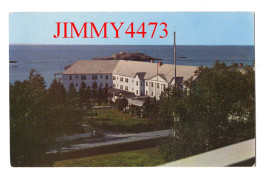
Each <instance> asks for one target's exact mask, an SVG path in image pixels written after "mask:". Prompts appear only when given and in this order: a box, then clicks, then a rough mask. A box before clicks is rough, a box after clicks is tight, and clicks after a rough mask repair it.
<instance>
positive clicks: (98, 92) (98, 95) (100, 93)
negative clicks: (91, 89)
mask: <svg viewBox="0 0 260 178" xmlns="http://www.w3.org/2000/svg"><path fill="white" fill-rule="evenodd" d="M103 93H104V91H103V89H102V86H101V85H99V87H98V91H97V102H98V104H99V105H100V104H101V102H102V101H103V100H104V99H103V98H104V94H103Z"/></svg>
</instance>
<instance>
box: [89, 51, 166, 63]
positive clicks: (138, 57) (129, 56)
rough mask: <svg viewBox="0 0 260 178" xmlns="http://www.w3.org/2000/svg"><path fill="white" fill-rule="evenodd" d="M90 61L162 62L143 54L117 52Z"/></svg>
mask: <svg viewBox="0 0 260 178" xmlns="http://www.w3.org/2000/svg"><path fill="white" fill-rule="evenodd" d="M92 60H129V61H151V60H163V59H158V58H155V57H151V56H148V55H146V54H144V53H128V52H119V53H116V54H113V55H112V56H107V57H97V58H93V59H92Z"/></svg>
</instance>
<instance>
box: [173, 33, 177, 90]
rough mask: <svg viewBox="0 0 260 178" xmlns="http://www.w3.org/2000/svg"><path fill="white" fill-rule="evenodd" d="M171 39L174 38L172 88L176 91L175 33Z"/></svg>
mask: <svg viewBox="0 0 260 178" xmlns="http://www.w3.org/2000/svg"><path fill="white" fill-rule="evenodd" d="M173 37H174V45H173V60H174V86H175V90H176V88H177V85H176V32H174V33H173Z"/></svg>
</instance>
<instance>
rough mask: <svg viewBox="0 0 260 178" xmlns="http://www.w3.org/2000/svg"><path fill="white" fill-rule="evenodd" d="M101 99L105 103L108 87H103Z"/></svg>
mask: <svg viewBox="0 0 260 178" xmlns="http://www.w3.org/2000/svg"><path fill="white" fill-rule="evenodd" d="M103 101H104V102H105V103H107V102H108V87H107V86H106V87H105V88H104V91H103Z"/></svg>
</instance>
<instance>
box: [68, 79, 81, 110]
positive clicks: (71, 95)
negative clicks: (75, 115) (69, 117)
mask: <svg viewBox="0 0 260 178" xmlns="http://www.w3.org/2000/svg"><path fill="white" fill-rule="evenodd" d="M67 99H68V102H69V103H70V104H71V105H72V106H73V107H76V106H77V104H78V100H79V97H78V92H77V90H76V88H75V87H74V84H73V83H71V84H70V86H69V89H68V98H67Z"/></svg>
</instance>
